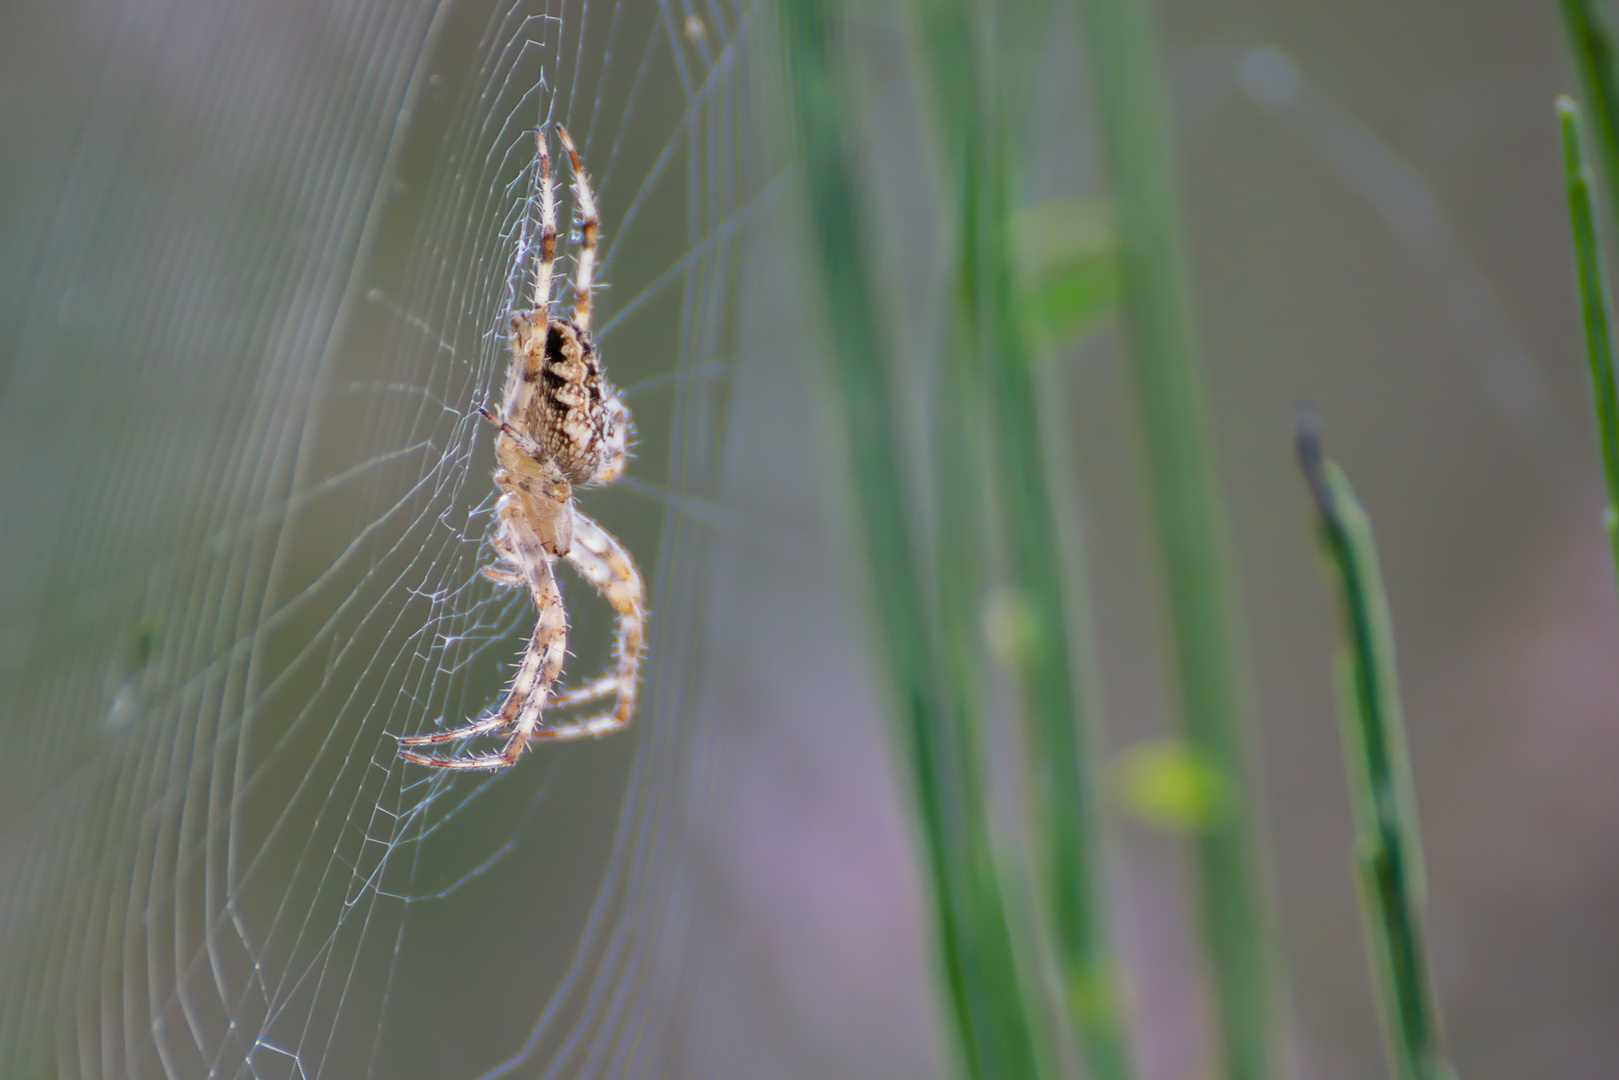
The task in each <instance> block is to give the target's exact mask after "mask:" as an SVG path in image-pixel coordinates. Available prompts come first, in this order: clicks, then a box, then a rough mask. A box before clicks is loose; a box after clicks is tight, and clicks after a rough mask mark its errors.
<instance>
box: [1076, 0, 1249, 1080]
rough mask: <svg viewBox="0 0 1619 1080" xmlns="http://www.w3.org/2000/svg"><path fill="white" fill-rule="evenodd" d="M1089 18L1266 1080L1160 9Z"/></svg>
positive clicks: (1130, 329)
mask: <svg viewBox="0 0 1619 1080" xmlns="http://www.w3.org/2000/svg"><path fill="white" fill-rule="evenodd" d="M1083 15H1084V18H1085V26H1086V31H1087V33H1086V37H1087V45H1088V47H1089V56H1090V61H1091V66H1092V68H1093V71H1094V78H1095V80H1096V90H1097V100H1098V103H1099V108H1100V112H1101V121H1102V134H1103V139H1104V144H1105V147H1106V151H1107V158H1108V165H1109V168H1110V172H1111V176H1112V191H1113V197H1114V201H1115V212H1116V219H1117V226H1118V243H1119V274H1120V285H1121V292H1122V298H1123V306H1124V329H1125V333H1126V338H1127V343H1128V346H1129V349H1130V353H1131V356H1130V361H1131V362H1130V365H1129V366H1130V373H1131V378H1132V381H1133V383H1134V387H1135V394H1136V403H1137V408H1138V409H1139V411H1140V423H1141V428H1142V431H1143V434H1144V438H1145V441H1146V449H1147V455H1146V457H1147V468H1148V472H1149V488H1150V495H1151V501H1152V505H1153V510H1154V516H1155V519H1156V528H1157V533H1158V542H1159V545H1160V551H1161V560H1162V566H1163V573H1164V580H1165V584H1166V586H1167V592H1168V601H1169V607H1170V618H1171V623H1172V628H1173V640H1174V660H1175V663H1176V665H1177V666H1178V669H1179V677H1180V696H1181V706H1182V711H1183V714H1184V724H1185V729H1186V732H1187V735H1188V737H1189V739H1190V740H1191V742H1192V744H1193V747H1194V748H1195V750H1196V752H1197V754H1198V755H1199V756H1200V758H1201V759H1202V761H1203V763H1204V764H1205V765H1206V766H1207V767H1208V768H1209V769H1210V770H1212V771H1213V772H1214V774H1216V775H1217V776H1219V777H1221V778H1222V779H1223V780H1224V781H1225V782H1226V784H1227V787H1228V790H1229V791H1230V793H1231V799H1230V800H1229V801H1228V804H1227V810H1228V812H1227V813H1224V814H1222V815H1219V816H1218V817H1216V818H1215V819H1214V820H1212V821H1211V822H1209V824H1208V825H1207V827H1206V828H1205V829H1203V830H1202V831H1201V833H1200V834H1199V835H1198V837H1197V840H1196V843H1197V847H1198V862H1199V871H1200V879H1201V922H1202V930H1203V938H1204V942H1205V946H1206V948H1207V950H1208V955H1209V960H1210V968H1211V974H1212V979H1213V990H1214V997H1215V1003H1216V1008H1217V1010H1218V1022H1219V1029H1220V1033H1221V1042H1222V1052H1223V1055H1224V1065H1225V1074H1226V1076H1227V1077H1229V1078H1231V1080H1259V1078H1262V1077H1265V1076H1268V1075H1269V1072H1270V1058H1271V1048H1270V1023H1271V1016H1272V1012H1273V1007H1274V1006H1273V1002H1272V1001H1271V990H1270V979H1269V970H1268V967H1269V948H1268V943H1267V942H1266V940H1265V934H1264V930H1263V925H1262V918H1261V906H1262V904H1261V895H1260V888H1259V885H1258V874H1257V855H1256V850H1255V849H1256V844H1255V841H1254V835H1253V832H1252V822H1251V819H1250V812H1249V809H1248V807H1247V806H1246V800H1245V799H1244V798H1243V792H1244V790H1245V783H1244V781H1245V780H1246V768H1245V764H1244V741H1245V738H1244V723H1243V717H1242V713H1241V709H1240V707H1239V704H1238V698H1239V691H1238V686H1237V677H1236V674H1235V670H1236V664H1235V660H1234V656H1233V653H1234V647H1233V645H1232V642H1233V640H1234V638H1235V636H1236V632H1237V627H1236V625H1235V621H1234V619H1233V611H1232V607H1231V604H1230V600H1229V592H1230V585H1229V583H1228V581H1227V573H1228V570H1227V562H1228V558H1227V553H1226V546H1225V535H1226V526H1225V522H1224V520H1223V516H1222V514H1221V512H1220V509H1219V505H1218V500H1217V495H1216V491H1215V470H1214V466H1213V454H1212V448H1211V441H1210V437H1209V434H1208V422H1207V420H1206V413H1207V405H1206V402H1205V390H1204V386H1203V377H1202V371H1201V367H1200V363H1199V360H1198V356H1197V347H1196V341H1195V336H1194V333H1193V329H1192V317H1191V304H1190V299H1189V296H1190V290H1189V288H1188V285H1187V282H1186V275H1185V269H1184V267H1183V265H1182V240H1181V235H1182V231H1181V224H1180V210H1179V206H1178V203H1177V199H1176V193H1175V182H1174V163H1173V159H1172V156H1171V153H1170V148H1169V136H1168V112H1167V109H1166V107H1165V105H1164V102H1163V94H1162V87H1161V82H1162V79H1161V75H1160V70H1161V69H1160V66H1159V63H1158V58H1157V50H1156V47H1155V44H1154V40H1153V32H1154V31H1153V23H1152V7H1151V5H1150V4H1148V3H1145V2H1144V0H1089V2H1087V3H1085V4H1084V5H1083Z"/></svg>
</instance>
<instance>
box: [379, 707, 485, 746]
mask: <svg viewBox="0 0 1619 1080" xmlns="http://www.w3.org/2000/svg"><path fill="white" fill-rule="evenodd" d="M510 723H511V721H510V720H509V719H507V718H506V717H504V716H502V715H501V714H500V713H496V714H495V715H494V716H486V717H484V718H483V719H482V720H474V721H473V722H472V723H470V724H462V725H461V726H460V727H458V728H452V729H451V730H449V731H435V732H433V734H431V735H411V736H409V737H401V738H400V739H399V745H400V746H433V745H435V744H437V743H441V742H454V741H455V740H457V739H469V738H471V737H472V736H474V735H482V734H485V733H486V732H490V731H494V730H496V729H498V728H503V727H505V726H506V725H507V724H510Z"/></svg>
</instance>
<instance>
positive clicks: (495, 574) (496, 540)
mask: <svg viewBox="0 0 1619 1080" xmlns="http://www.w3.org/2000/svg"><path fill="white" fill-rule="evenodd" d="M489 546H490V547H492V548H494V549H495V553H496V554H497V555H499V556H500V559H501V562H497V563H493V564H491V565H489V566H485V567H483V568H482V569H480V570H479V571H478V573H480V574H482V575H483V576H484V577H486V578H488V579H489V580H490V581H493V582H494V583H495V584H496V585H499V586H500V587H501V588H503V589H515V588H517V587H518V586H520V585H522V584H523V582H524V579H523V575H522V574H521V573H519V572H517V571H515V570H508V569H507V568H506V567H508V566H520V565H522V564H521V563H519V562H518V561H517V552H515V551H513V550H512V546H511V545H510V544H508V543H507V542H506V538H505V535H504V533H503V531H502V530H496V531H495V533H494V534H493V535H492V536H490V537H489ZM501 563H504V564H505V565H504V566H503V565H501Z"/></svg>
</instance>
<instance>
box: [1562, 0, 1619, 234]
mask: <svg viewBox="0 0 1619 1080" xmlns="http://www.w3.org/2000/svg"><path fill="white" fill-rule="evenodd" d="M1559 2H1560V4H1561V6H1562V10H1563V25H1564V27H1565V28H1566V29H1567V30H1568V37H1569V47H1570V49H1571V50H1572V52H1573V57H1574V69H1575V71H1576V72H1578V74H1579V80H1580V88H1581V90H1582V91H1583V93H1584V97H1585V101H1586V105H1587V107H1588V108H1589V109H1590V111H1591V124H1592V127H1593V128H1594V129H1595V134H1596V141H1597V154H1598V155H1599V156H1600V157H1601V158H1602V172H1603V174H1604V179H1605V180H1606V181H1607V188H1608V210H1609V212H1610V213H1612V214H1615V215H1619V69H1616V68H1615V66H1614V59H1615V57H1614V44H1613V31H1612V27H1611V25H1610V20H1609V18H1608V16H1607V15H1606V14H1605V12H1604V11H1602V10H1599V7H1600V8H1606V5H1605V4H1600V3H1599V2H1598V0H1559Z"/></svg>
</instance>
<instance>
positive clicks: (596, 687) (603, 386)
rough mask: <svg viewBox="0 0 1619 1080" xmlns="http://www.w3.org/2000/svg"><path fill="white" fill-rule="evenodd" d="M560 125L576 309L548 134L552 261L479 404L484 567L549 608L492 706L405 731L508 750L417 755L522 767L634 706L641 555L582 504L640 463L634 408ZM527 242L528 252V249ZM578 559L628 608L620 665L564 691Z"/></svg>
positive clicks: (452, 762) (545, 255) (412, 740)
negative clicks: (568, 297) (571, 574)
mask: <svg viewBox="0 0 1619 1080" xmlns="http://www.w3.org/2000/svg"><path fill="white" fill-rule="evenodd" d="M557 135H558V137H559V138H560V139H561V140H562V147H563V149H564V150H566V151H567V152H568V160H569V162H570V163H571V165H572V168H573V192H574V209H575V212H576V213H577V214H578V216H579V252H578V257H577V261H576V264H575V273H574V307H573V317H572V318H571V319H570V318H563V317H561V316H555V317H553V316H552V315H551V272H552V266H553V264H554V263H555V261H556V249H557V223H556V222H557V219H556V197H555V193H554V192H553V190H552V186H551V161H550V157H549V156H548V155H547V153H546V149H545V134H544V132H543V131H542V132H541V133H540V134H539V136H538V139H537V141H538V144H539V167H540V257H539V261H538V263H537V264H536V266H535V270H534V290H533V307H532V308H530V309H528V310H526V311H514V312H513V313H512V314H511V317H510V319H509V320H508V322H507V327H508V329H509V331H510V342H511V353H512V358H511V363H510V365H509V366H508V367H507V370H506V386H505V391H504V393H503V395H502V399H501V403H500V411H499V412H498V413H496V412H492V411H490V410H489V409H487V408H485V409H480V410H479V412H480V413H481V414H482V415H483V417H484V418H485V419H486V420H488V421H490V422H491V423H493V424H494V425H496V426H497V427H498V428H499V429H500V433H499V434H498V435H496V436H495V458H496V460H497V461H499V463H500V467H499V468H497V469H496V470H495V486H496V487H498V488H499V489H500V492H501V494H500V501H499V502H498V503H496V505H495V520H496V525H495V530H494V534H493V535H492V536H490V538H489V545H490V546H491V547H492V548H494V549H495V552H496V554H498V555H499V556H500V561H499V562H498V563H497V564H496V565H494V566H487V567H484V569H483V571H482V572H483V574H484V576H485V577H487V578H488V579H489V580H491V581H493V582H495V583H496V584H497V585H502V586H506V587H509V588H519V587H521V588H526V589H528V591H529V594H530V595H531V596H533V598H534V606H535V608H536V609H537V614H536V618H535V622H534V634H533V637H532V638H531V639H530V640H529V645H528V650H527V652H525V653H524V654H523V659H522V662H521V663H519V664H518V667H517V675H516V676H515V677H514V678H513V679H512V685H511V689H510V690H509V691H507V693H506V698H505V700H504V701H503V702H502V703H501V706H500V708H499V710H497V711H496V712H495V713H494V714H493V715H491V716H488V717H485V718H484V719H481V720H476V721H473V722H472V723H470V724H464V725H462V726H461V727H458V728H454V729H452V730H449V731H438V732H434V733H433V734H431V735H415V736H411V737H409V738H402V739H400V740H399V741H400V742H401V743H402V744H404V745H406V746H423V745H431V744H435V743H442V742H450V741H452V740H456V739H465V738H469V737H471V736H474V735H485V734H493V733H495V732H500V731H505V730H507V729H509V730H510V734H509V735H508V736H507V738H506V745H505V746H504V747H503V748H502V749H501V750H500V751H499V752H496V753H487V754H471V755H468V756H465V757H450V758H436V757H426V756H424V755H422V754H417V753H413V752H411V751H408V750H401V751H400V756H401V757H403V758H404V759H405V760H407V761H413V762H415V763H417V764H418V765H430V766H433V767H435V768H440V769H473V770H495V769H503V768H505V767H506V766H508V765H512V764H514V763H516V761H517V759H518V758H519V757H521V756H522V754H523V748H524V747H525V746H527V745H528V743H529V741H530V740H550V741H557V740H564V739H582V738H595V737H599V736H602V735H607V734H610V733H612V732H614V731H619V730H621V729H623V728H624V727H625V726H627V725H628V724H629V722H630V717H631V716H632V715H634V712H635V690H636V679H637V677H638V674H639V669H640V660H641V646H642V641H643V624H644V623H645V621H646V610H645V602H644V592H645V588H644V586H643V585H642V582H641V574H640V572H639V571H638V570H636V568H635V563H634V562H633V561H632V560H631V559H630V556H629V553H628V552H626V551H625V550H624V548H623V546H622V545H621V544H620V543H619V542H618V541H617V540H615V539H614V538H613V536H612V534H611V533H609V532H608V531H607V530H606V529H603V528H602V527H601V526H600V525H598V524H596V523H595V522H594V521H592V520H590V518H588V517H586V516H585V515H584V514H582V513H581V512H580V511H579V510H578V508H577V507H575V506H574V503H573V489H574V487H575V486H581V487H583V486H591V485H597V484H606V483H611V482H612V481H614V480H616V479H618V477H619V475H620V474H621V473H623V471H624V466H625V463H626V462H627V461H628V460H629V451H628V442H629V433H630V412H629V409H628V408H626V407H625V405H624V403H623V402H622V401H621V400H619V397H618V391H616V390H615V389H613V385H612V384H611V383H610V382H608V381H607V373H606V372H605V371H604V370H603V368H602V363H601V355H600V353H599V352H598V351H597V349H596V345H595V343H594V342H593V341H592V340H591V337H590V317H591V288H592V275H593V273H594V271H595V265H596V243H597V240H598V237H599V233H600V231H601V219H600V217H599V216H598V214H597V212H596V200H595V197H594V195H593V194H592V193H591V190H590V181H589V178H588V177H587V176H586V175H585V169H584V165H583V164H582V163H581V162H580V160H579V153H578V151H577V150H576V149H575V148H574V145H573V140H572V139H571V138H569V137H568V133H567V132H566V131H564V130H562V129H561V128H558V129H557ZM521 256H522V252H521V251H519V257H521ZM558 559H566V560H567V561H568V563H569V564H571V565H572V566H573V568H574V569H575V570H578V571H579V573H580V574H581V575H582V576H583V577H584V578H585V580H586V581H589V582H590V583H591V584H592V585H594V586H595V587H596V590H597V591H598V592H600V593H601V594H602V596H604V597H606V599H607V601H608V603H610V604H612V605H613V609H614V610H615V611H616V612H617V614H618V635H617V636H618V664H617V667H616V669H615V670H614V671H612V672H609V673H608V674H606V675H603V676H602V677H600V678H598V679H595V680H593V681H591V682H587V683H585V684H583V685H582V686H578V687H576V688H575V689H573V690H570V691H568V692H566V693H561V694H555V693H553V691H554V689H555V683H556V680H557V678H558V677H559V676H560V675H561V674H562V662H563V658H564V656H565V655H566V653H567V643H568V616H567V612H566V611H564V610H563V607H562V593H561V591H560V590H559V589H558V588H557V581H556V561H557V560H558ZM609 695H613V696H615V698H616V703H615V707H614V709H613V711H612V712H609V713H604V714H602V715H600V716H594V717H589V718H587V719H583V720H569V721H566V722H564V723H561V724H555V725H552V726H549V727H542V726H541V720H542V718H543V715H544V712H545V709H546V708H548V707H549V708H553V709H559V708H566V707H569V706H572V705H582V704H585V703H586V702H590V701H596V700H598V699H600V698H604V697H607V696H609Z"/></svg>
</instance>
